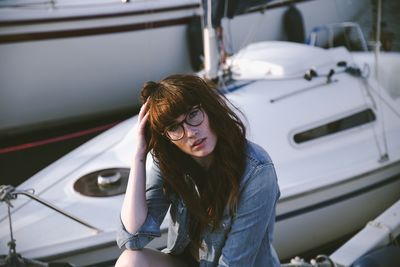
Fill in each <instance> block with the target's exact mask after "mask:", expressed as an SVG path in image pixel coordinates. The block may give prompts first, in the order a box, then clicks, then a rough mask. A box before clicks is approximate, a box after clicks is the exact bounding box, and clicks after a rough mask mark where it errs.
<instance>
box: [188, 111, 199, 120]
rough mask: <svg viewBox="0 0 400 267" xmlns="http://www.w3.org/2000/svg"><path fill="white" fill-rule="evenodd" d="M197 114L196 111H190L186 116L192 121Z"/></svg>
mask: <svg viewBox="0 0 400 267" xmlns="http://www.w3.org/2000/svg"><path fill="white" fill-rule="evenodd" d="M197 113H199V110H198V109H195V110H193V111H191V112H190V113H189V115H188V117H189V119H193V118H194V117H196V115H197Z"/></svg>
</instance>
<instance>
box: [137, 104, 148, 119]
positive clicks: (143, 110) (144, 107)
mask: <svg viewBox="0 0 400 267" xmlns="http://www.w3.org/2000/svg"><path fill="white" fill-rule="evenodd" d="M148 106H149V100H148V99H147V100H146V102H144V104H143V105H142V107H141V108H140V111H139V121H141V120H142V119H143V117H144V116H145V115H146V112H147V111H148V110H149V108H148Z"/></svg>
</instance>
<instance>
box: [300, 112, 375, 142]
mask: <svg viewBox="0 0 400 267" xmlns="http://www.w3.org/2000/svg"><path fill="white" fill-rule="evenodd" d="M375 119H376V117H375V114H374V112H373V111H372V110H371V109H365V110H362V111H359V112H357V113H353V114H351V115H349V116H346V117H343V118H340V119H337V120H334V121H330V122H328V123H325V124H322V125H319V126H317V127H313V128H311V129H307V130H305V131H302V132H299V133H296V134H295V135H294V136H293V140H294V141H295V142H296V143H297V144H301V143H304V142H307V141H311V140H314V139H317V138H320V137H324V136H327V135H331V134H334V133H338V132H341V131H344V130H347V129H350V128H353V127H357V126H361V125H364V124H367V123H370V122H373V121H375Z"/></svg>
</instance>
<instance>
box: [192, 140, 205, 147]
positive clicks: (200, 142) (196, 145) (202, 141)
mask: <svg viewBox="0 0 400 267" xmlns="http://www.w3.org/2000/svg"><path fill="white" fill-rule="evenodd" d="M205 140H206V138H202V139H199V140H197V141H196V142H194V143H193V145H192V147H193V148H198V147H200V146H201V145H202V144H203V143H204V141H205Z"/></svg>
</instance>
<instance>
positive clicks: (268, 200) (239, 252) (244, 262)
mask: <svg viewBox="0 0 400 267" xmlns="http://www.w3.org/2000/svg"><path fill="white" fill-rule="evenodd" d="M279 195H280V192H279V187H278V184H277V178H276V173H275V169H274V165H273V164H272V163H268V164H263V165H260V166H258V167H257V168H256V169H255V170H254V172H253V173H252V174H251V176H250V178H249V180H247V181H246V183H245V185H244V187H243V189H242V192H241V194H240V199H239V203H238V207H237V212H236V214H235V216H234V217H233V220H232V225H231V229H230V231H229V233H228V236H227V239H226V241H225V245H224V247H223V248H222V252H221V256H220V258H219V263H218V266H220V267H222V266H230V267H232V266H238V267H239V266H249V267H250V266H256V265H257V263H256V262H255V261H256V258H257V254H258V251H259V249H260V247H261V245H263V246H267V248H266V249H265V248H263V251H266V252H267V253H268V254H269V255H266V256H267V258H268V261H269V263H267V264H266V265H265V266H277V262H278V261H277V256H276V252H275V250H274V248H273V246H272V244H271V242H272V236H271V235H272V232H273V227H274V223H275V207H276V203H277V201H278V198H279ZM265 239H267V240H265ZM278 263H279V262H278Z"/></svg>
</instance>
